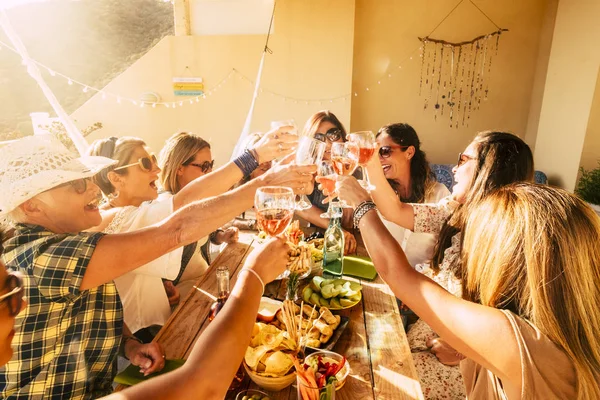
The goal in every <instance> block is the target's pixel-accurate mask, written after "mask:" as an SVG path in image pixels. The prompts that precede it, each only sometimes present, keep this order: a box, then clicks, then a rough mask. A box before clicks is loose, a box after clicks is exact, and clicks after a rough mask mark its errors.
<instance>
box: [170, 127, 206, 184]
mask: <svg viewBox="0 0 600 400" xmlns="http://www.w3.org/2000/svg"><path fill="white" fill-rule="evenodd" d="M207 147H208V148H209V149H210V144H209V143H208V142H207V141H206V140H204V139H202V138H201V137H200V136H198V135H196V134H194V133H189V132H179V133H176V134H174V135H173V136H171V137H170V138H169V139H167V141H166V142H165V146H164V147H163V148H162V150H161V151H160V155H159V157H158V158H159V161H158V163H159V167H160V169H161V170H162V171H161V172H160V183H161V186H162V188H163V189H165V190H166V191H169V192H171V193H173V194H175V193H177V192H179V191H180V190H181V186H180V185H179V181H178V180H177V170H178V169H179V168H180V167H182V166H185V165H188V164H189V163H191V162H192V161H194V157H195V156H196V153H198V152H199V151H200V150H202V149H205V148H207Z"/></svg>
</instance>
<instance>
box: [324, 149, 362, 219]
mask: <svg viewBox="0 0 600 400" xmlns="http://www.w3.org/2000/svg"><path fill="white" fill-rule="evenodd" d="M358 158H359V147H358V145H357V144H356V143H354V142H345V143H333V144H332V145H331V162H332V166H333V170H334V171H335V172H336V174H337V175H345V176H349V175H352V174H353V173H354V170H356V167H357V166H358ZM340 205H341V206H342V207H345V208H347V207H349V206H348V204H347V203H346V202H345V201H344V200H340Z"/></svg>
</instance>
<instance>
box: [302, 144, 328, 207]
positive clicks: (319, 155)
mask: <svg viewBox="0 0 600 400" xmlns="http://www.w3.org/2000/svg"><path fill="white" fill-rule="evenodd" d="M325 149H327V144H326V143H324V142H321V141H319V140H316V139H313V138H311V137H308V136H303V137H301V138H300V140H299V141H298V149H297V150H296V164H298V165H319V164H320V163H321V160H323V154H325ZM311 207H312V203H311V202H310V199H309V198H308V197H307V196H306V195H302V196H299V199H298V200H297V201H296V210H307V209H309V208H311Z"/></svg>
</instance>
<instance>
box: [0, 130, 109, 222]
mask: <svg viewBox="0 0 600 400" xmlns="http://www.w3.org/2000/svg"><path fill="white" fill-rule="evenodd" d="M116 163H117V161H115V160H111V159H110V158H106V157H92V156H84V157H80V158H77V157H76V155H75V154H74V153H72V152H70V151H69V150H67V148H66V147H65V146H63V144H62V143H61V142H60V140H58V138H56V137H55V136H53V135H39V136H28V137H25V138H23V139H19V140H15V141H13V142H9V143H8V144H6V145H4V146H1V147H0V216H4V215H6V214H8V213H9V212H11V211H13V210H14V209H15V208H17V207H18V206H19V205H20V204H22V203H24V202H25V201H27V200H29V199H31V198H32V197H34V196H36V195H38V194H40V193H42V192H44V191H46V190H49V189H52V188H53V187H56V186H58V185H61V184H63V183H66V182H70V181H74V180H77V179H82V178H89V177H92V176H94V175H96V174H97V173H98V172H100V171H101V170H103V169H104V168H106V167H109V166H111V165H114V164H116Z"/></svg>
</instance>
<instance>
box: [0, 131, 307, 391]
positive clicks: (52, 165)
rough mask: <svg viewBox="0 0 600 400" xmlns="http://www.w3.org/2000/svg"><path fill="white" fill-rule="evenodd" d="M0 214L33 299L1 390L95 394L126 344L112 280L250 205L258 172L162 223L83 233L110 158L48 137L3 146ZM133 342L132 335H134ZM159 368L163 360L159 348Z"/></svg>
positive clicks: (11, 262) (11, 258)
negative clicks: (77, 151)
mask: <svg viewBox="0 0 600 400" xmlns="http://www.w3.org/2000/svg"><path fill="white" fill-rule="evenodd" d="M0 155H1V156H0V217H2V216H6V215H8V216H9V218H10V219H11V220H12V221H13V222H16V223H17V224H16V230H15V236H14V237H13V238H11V239H9V240H8V241H7V242H6V243H4V247H5V254H4V255H3V260H4V262H5V264H6V266H7V267H8V268H11V269H14V270H17V271H19V272H21V274H22V275H23V276H24V290H25V295H26V296H27V298H28V302H29V306H28V307H27V308H26V309H25V310H24V311H22V312H21V314H19V315H18V316H17V317H16V322H15V336H14V340H13V345H14V347H15V353H14V355H13V357H12V359H11V360H10V361H9V362H8V363H7V364H6V366H4V367H2V368H0V396H2V397H3V398H20V399H24V398H29V399H42V398H43V399H47V398H60V399H66V398H70V399H84V398H86V399H87V398H96V397H98V396H100V395H103V394H106V393H108V392H109V391H110V390H111V383H112V378H113V377H114V373H115V361H116V355H117V352H118V348H119V345H120V343H121V342H122V329H123V320H122V307H121V303H120V300H119V298H118V295H117V291H116V288H115V286H114V283H113V282H112V281H113V279H115V278H116V277H118V276H121V275H123V274H125V273H127V272H129V271H131V270H133V269H135V268H137V267H140V266H142V265H144V264H146V263H148V262H149V261H151V260H153V259H155V258H157V257H159V256H161V255H162V254H165V253H167V252H169V251H172V250H174V249H175V248H178V247H180V246H182V245H185V244H188V243H192V242H195V241H197V240H198V239H200V238H201V237H203V236H205V235H207V234H208V233H210V232H211V231H212V230H214V229H215V228H216V227H218V226H221V225H223V224H224V223H225V222H227V221H229V220H231V219H232V218H233V217H235V216H236V215H238V214H239V213H240V212H242V211H243V210H245V209H247V208H249V207H250V205H251V204H252V202H253V197H254V193H255V191H256V189H257V188H258V187H260V186H263V185H264V184H265V182H269V180H267V179H265V178H259V179H257V180H253V181H251V182H249V183H248V184H246V185H244V186H242V187H240V188H238V189H236V190H234V191H231V192H228V193H226V194H224V195H221V196H217V197H213V198H210V199H208V200H204V201H199V202H195V203H192V204H190V205H188V206H186V207H183V208H181V209H180V210H179V211H178V212H177V213H175V214H173V215H172V216H171V217H169V218H168V219H166V220H164V221H163V222H162V223H159V224H157V225H154V226H152V227H149V228H146V229H144V230H141V231H138V232H131V233H127V234H118V235H104V234H102V233H81V232H82V231H83V230H85V229H89V228H91V227H93V226H95V225H98V224H99V223H100V222H101V217H100V214H99V212H98V208H97V203H98V198H99V195H100V191H99V189H98V187H97V186H96V185H94V184H93V183H92V182H91V181H90V180H89V178H90V177H92V176H93V175H94V174H96V173H97V172H98V171H100V170H102V169H103V168H106V167H107V166H109V165H112V164H113V161H112V160H110V159H107V158H104V157H82V158H79V159H76V158H74V157H73V155H72V154H71V153H70V152H69V151H68V150H67V149H65V148H64V147H63V146H62V144H60V142H59V141H58V140H57V139H55V138H53V137H51V136H48V137H39V136H36V137H28V138H24V139H21V140H18V141H16V142H13V143H10V144H8V145H6V146H4V147H2V148H0ZM314 170H315V167H314V166H280V167H277V168H275V169H273V170H272V171H271V172H269V174H267V175H269V177H268V178H270V179H271V181H272V180H273V179H275V178H274V177H276V179H275V180H276V181H277V182H278V183H279V184H283V185H285V186H290V187H293V188H299V187H302V188H305V189H309V188H310V187H311V185H312V175H311V174H312V173H313V172H314ZM130 342H131V341H130ZM135 349H136V350H137V352H141V353H144V352H148V353H149V354H147V356H148V357H149V358H150V359H152V364H153V367H157V368H159V369H160V368H162V365H163V364H164V361H163V360H162V358H160V357H158V359H157V357H156V351H155V349H154V350H153V349H152V348H143V347H142V345H137V344H136V347H135Z"/></svg>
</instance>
